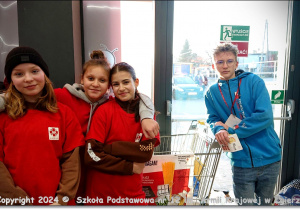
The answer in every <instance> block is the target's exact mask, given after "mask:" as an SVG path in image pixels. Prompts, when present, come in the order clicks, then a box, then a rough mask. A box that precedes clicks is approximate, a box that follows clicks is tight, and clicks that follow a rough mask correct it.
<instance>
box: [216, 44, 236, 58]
mask: <svg viewBox="0 0 300 210" xmlns="http://www.w3.org/2000/svg"><path fill="white" fill-rule="evenodd" d="M222 52H231V53H233V55H234V56H235V60H236V61H237V56H238V54H239V50H238V48H237V46H236V45H234V44H231V43H222V44H219V45H218V46H217V47H216V49H214V51H213V58H214V57H215V56H216V55H218V54H220V53H222Z"/></svg>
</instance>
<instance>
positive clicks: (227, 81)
mask: <svg viewBox="0 0 300 210" xmlns="http://www.w3.org/2000/svg"><path fill="white" fill-rule="evenodd" d="M226 83H227V85H228V89H229V95H230V100H231V104H232V105H233V112H234V115H235V116H236V113H235V109H234V104H233V101H232V97H231V90H230V85H229V80H226ZM232 105H231V106H232Z"/></svg>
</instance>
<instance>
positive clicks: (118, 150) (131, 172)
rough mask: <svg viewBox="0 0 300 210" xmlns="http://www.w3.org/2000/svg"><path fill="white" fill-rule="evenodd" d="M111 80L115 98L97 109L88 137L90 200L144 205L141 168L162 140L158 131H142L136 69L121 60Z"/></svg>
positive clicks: (94, 203)
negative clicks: (150, 134)
mask: <svg viewBox="0 0 300 210" xmlns="http://www.w3.org/2000/svg"><path fill="white" fill-rule="evenodd" d="M110 81H111V85H112V89H113V92H114V95H115V100H111V101H109V102H107V103H105V104H103V105H102V106H101V107H99V108H98V109H97V111H96V112H95V115H94V117H93V120H92V124H91V128H90V131H89V133H88V134H87V137H86V139H87V141H86V150H85V163H86V164H87V166H88V167H89V169H88V172H87V177H88V179H87V184H86V187H87V188H86V196H87V198H92V201H93V202H91V203H88V204H90V205H101V204H105V205H145V193H144V192H143V190H142V171H143V169H144V167H145V162H147V161H149V160H150V159H151V157H152V154H153V149H154V146H156V145H158V144H159V142H160V140H159V134H158V135H156V137H155V138H151V139H149V138H146V136H145V135H143V132H142V128H141V123H140V119H139V118H140V116H139V111H138V107H139V103H140V101H141V99H140V94H139V93H138V91H137V86H138V85H139V79H138V78H136V76H135V71H134V69H133V68H132V67H131V66H130V65H128V64H127V63H124V62H123V63H118V64H116V65H115V66H114V67H113V68H112V70H111V72H110Z"/></svg>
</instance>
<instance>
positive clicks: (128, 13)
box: [82, 1, 154, 98]
mask: <svg viewBox="0 0 300 210" xmlns="http://www.w3.org/2000/svg"><path fill="white" fill-rule="evenodd" d="M82 4H83V23H84V25H83V26H84V27H83V28H84V48H85V60H88V59H89V54H90V53H91V52H92V51H93V50H97V49H101V50H103V51H104V53H105V55H106V57H107V58H108V60H109V61H110V63H111V65H113V64H115V63H118V62H127V63H128V64H130V65H131V66H133V68H134V69H135V71H136V74H137V77H138V78H139V80H140V85H139V87H138V90H139V92H141V93H144V94H146V95H148V96H149V97H151V98H153V93H154V91H153V88H154V82H153V81H154V79H153V78H154V70H153V66H154V1H82Z"/></svg>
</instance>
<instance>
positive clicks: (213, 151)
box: [154, 120, 222, 205]
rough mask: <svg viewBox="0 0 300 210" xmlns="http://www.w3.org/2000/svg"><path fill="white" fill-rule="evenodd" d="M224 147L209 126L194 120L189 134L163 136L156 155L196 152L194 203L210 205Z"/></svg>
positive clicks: (155, 151)
mask: <svg viewBox="0 0 300 210" xmlns="http://www.w3.org/2000/svg"><path fill="white" fill-rule="evenodd" d="M221 152H222V149H221V147H220V146H219V143H218V142H217V141H215V139H214V137H213V136H212V135H209V127H208V126H207V125H202V126H201V125H200V123H199V122H198V121H196V120H194V121H192V123H191V125H190V128H189V130H188V132H187V134H177V135H171V136H161V144H160V145H159V146H158V147H156V148H155V150H154V154H155V155H176V154H178V155H179V154H187V153H188V154H191V153H193V154H194V158H195V160H194V165H193V169H194V175H193V177H190V178H192V179H193V205H208V204H209V197H210V194H211V189H212V185H213V182H214V178H215V175H216V171H217V167H218V164H219V160H220V156H221Z"/></svg>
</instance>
